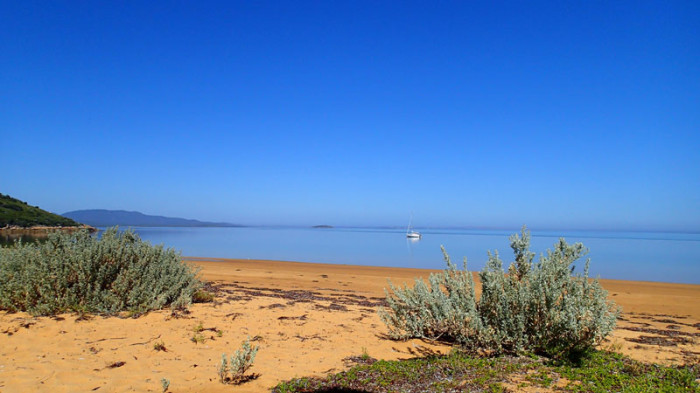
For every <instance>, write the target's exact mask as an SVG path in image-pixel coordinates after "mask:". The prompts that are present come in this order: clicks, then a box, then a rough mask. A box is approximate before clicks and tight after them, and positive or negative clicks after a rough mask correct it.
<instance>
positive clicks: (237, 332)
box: [0, 258, 700, 393]
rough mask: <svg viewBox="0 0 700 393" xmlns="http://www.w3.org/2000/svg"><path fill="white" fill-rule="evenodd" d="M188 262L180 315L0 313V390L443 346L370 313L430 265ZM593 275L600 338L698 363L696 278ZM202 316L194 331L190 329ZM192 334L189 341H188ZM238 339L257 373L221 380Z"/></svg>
mask: <svg viewBox="0 0 700 393" xmlns="http://www.w3.org/2000/svg"><path fill="white" fill-rule="evenodd" d="M190 261H191V262H192V263H194V264H196V265H198V266H200V267H201V268H202V272H201V275H202V278H203V279H204V280H206V281H211V282H213V283H214V285H215V287H216V288H217V290H218V292H217V293H218V296H217V298H216V301H215V302H214V303H206V304H195V305H193V306H192V307H191V308H190V312H189V313H188V314H173V313H171V312H169V311H165V310H164V311H158V312H151V313H149V314H147V315H145V316H141V317H139V318H118V317H100V316H95V317H91V318H88V319H81V318H79V317H78V316H77V315H74V314H64V315H60V316H58V317H53V318H49V317H41V318H35V317H32V316H30V315H28V314H26V313H14V314H8V313H5V312H0V392H2V393H5V392H34V391H37V392H49V391H50V392H90V391H97V392H127V391H129V392H132V391H133V392H160V391H161V390H162V389H161V382H160V381H161V379H162V378H166V379H168V380H170V389H169V391H171V392H204V391H206V392H263V391H267V390H268V389H269V388H270V387H272V386H274V385H275V384H277V383H278V382H279V381H282V380H287V379H290V378H293V377H301V376H310V375H315V376H323V375H325V374H326V373H329V372H337V371H340V370H343V369H345V368H347V367H349V366H350V365H351V362H350V361H349V360H348V358H350V357H353V356H358V355H361V354H362V353H363V351H366V352H367V353H368V354H369V355H370V356H372V357H375V358H380V359H404V358H410V357H414V356H420V355H421V354H425V353H431V352H442V353H444V352H447V351H448V350H449V348H448V347H446V346H440V345H433V344H431V343H426V342H424V341H420V340H411V341H407V342H396V341H391V340H388V339H386V338H385V336H384V334H385V333H386V328H385V326H384V325H383V323H382V322H381V321H380V319H379V317H378V316H377V313H376V309H377V304H378V303H379V302H380V301H381V300H382V299H383V298H384V288H385V287H387V279H391V280H392V281H393V282H394V283H404V282H408V283H412V282H413V280H414V278H415V277H427V275H428V274H429V273H430V272H431V270H421V269H396V268H382V267H367V266H348V265H325V264H311V263H297V262H276V261H249V260H214V259H200V258H197V259H194V258H193V259H190ZM601 283H602V284H603V286H604V287H605V288H606V289H607V290H608V291H609V295H610V298H611V299H613V300H614V301H615V302H617V304H619V305H620V306H622V308H623V314H622V319H621V320H620V321H619V322H618V328H617V329H616V330H615V332H614V333H613V335H612V337H611V340H610V342H608V343H606V344H605V345H606V346H611V347H614V348H616V349H618V350H619V351H621V352H623V353H625V354H627V355H630V356H631V357H633V358H635V359H638V360H643V361H647V362H662V363H676V364H678V363H689V362H697V361H698V360H699V358H700V346H699V345H698V336H699V332H700V306H699V305H700V285H682V284H666V283H652V282H631V281H613V280H601ZM200 324H201V327H202V328H203V329H204V330H202V331H201V332H199V333H196V332H195V330H196V328H197V326H198V325H200ZM219 332H220V333H219ZM197 334H199V335H200V337H199V340H198V341H200V342H199V343H197V342H194V341H193V340H192V339H193V338H194V337H195V336H196V335H197ZM246 337H251V338H253V340H254V344H256V345H259V347H260V350H259V352H258V355H257V358H256V359H255V364H254V366H253V368H252V369H251V370H250V373H253V374H255V375H256V378H255V379H253V380H250V381H248V382H246V383H243V384H241V385H239V386H230V385H223V384H221V383H220V382H219V380H218V375H217V369H218V363H219V360H220V359H221V354H222V353H224V352H225V353H227V354H229V355H230V354H232V353H233V352H234V351H235V350H236V349H238V348H239V347H240V345H241V342H242V341H243V340H244V339H245V338H246ZM202 339H203V341H202ZM156 343H161V344H163V345H164V347H165V351H163V350H157V349H156V348H155V347H156V345H155V344H156Z"/></svg>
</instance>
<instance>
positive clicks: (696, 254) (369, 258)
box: [134, 228, 700, 284]
mask: <svg viewBox="0 0 700 393" xmlns="http://www.w3.org/2000/svg"><path fill="white" fill-rule="evenodd" d="M134 230H135V231H136V232H137V233H138V234H139V235H140V236H141V238H142V239H144V240H147V241H150V242H151V243H152V244H164V245H165V246H166V247H172V248H174V249H176V250H180V251H181V252H182V255H184V256H199V257H214V258H242V259H246V258H248V259H272V260H284V261H302V262H322V263H335V264H353V265H373V266H392V267H413V268H430V269H432V268H435V269H441V268H443V267H444V266H445V264H444V261H443V259H442V254H441V252H440V245H444V246H445V248H446V249H447V251H448V253H449V254H450V256H451V257H452V260H453V261H454V262H455V263H457V264H458V266H461V265H462V259H463V257H465V256H466V257H467V259H468V268H469V269H470V270H481V268H483V267H484V264H485V263H486V260H487V254H486V251H487V250H498V251H499V254H500V256H501V259H502V260H503V261H504V263H506V264H507V263H509V262H511V261H512V260H513V254H512V251H511V249H510V247H509V242H508V237H509V236H510V235H511V234H512V233H514V232H515V231H500V230H464V229H421V228H417V230H419V231H420V232H421V233H422V234H423V238H422V239H421V240H417V241H413V240H409V239H407V238H406V235H405V230H403V229H374V228H333V229H315V228H134ZM531 235H532V241H531V249H532V251H534V252H536V253H537V255H538V257H536V259H537V258H539V255H540V254H541V253H543V252H544V251H545V250H547V249H548V248H551V247H552V245H553V244H554V243H555V242H557V240H558V238H559V237H560V236H563V237H565V238H566V240H567V242H569V243H573V242H582V243H583V244H584V245H585V246H586V247H588V248H589V249H590V253H589V255H588V256H589V257H590V258H591V268H590V274H591V276H600V277H602V278H612V279H624V280H643V281H666V282H678V283H691V284H700V234H683V233H651V232H643V233H642V232H596V231H568V232H566V231H558V232H546V231H532V233H531ZM583 264H584V261H580V262H579V263H577V270H578V269H583Z"/></svg>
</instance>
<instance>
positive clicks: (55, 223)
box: [0, 194, 81, 228]
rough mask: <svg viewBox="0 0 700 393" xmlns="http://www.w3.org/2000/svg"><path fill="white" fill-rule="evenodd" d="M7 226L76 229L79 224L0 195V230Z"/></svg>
mask: <svg viewBox="0 0 700 393" xmlns="http://www.w3.org/2000/svg"><path fill="white" fill-rule="evenodd" d="M7 226H17V227H22V228H29V227H36V226H46V227H78V226H81V224H80V223H78V222H75V221H74V220H72V219H70V218H66V217H61V216H59V215H58V214H53V213H49V212H47V211H46V210H43V209H40V208H39V207H38V206H30V205H28V204H27V202H23V201H20V200H19V199H15V198H13V197H11V196H9V195H3V194H0V228H4V227H7Z"/></svg>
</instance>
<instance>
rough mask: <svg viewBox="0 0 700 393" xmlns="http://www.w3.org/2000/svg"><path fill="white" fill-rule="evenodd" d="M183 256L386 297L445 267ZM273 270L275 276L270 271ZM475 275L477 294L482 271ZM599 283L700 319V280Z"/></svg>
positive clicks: (226, 276) (218, 271)
mask: <svg viewBox="0 0 700 393" xmlns="http://www.w3.org/2000/svg"><path fill="white" fill-rule="evenodd" d="M183 260H184V261H186V262H190V263H194V264H195V265H197V266H200V267H201V268H202V273H203V278H204V279H205V280H209V281H218V280H231V279H235V278H236V277H237V274H241V272H243V271H245V274H244V276H246V277H255V278H257V279H260V280H263V281H267V282H269V283H270V284H272V285H279V283H275V279H280V280H282V279H286V280H289V279H294V281H296V282H295V286H297V287H304V288H308V289H314V288H317V287H318V285H317V284H318V283H315V282H313V281H314V280H311V282H309V280H308V279H304V278H302V277H303V276H301V274H303V273H304V272H318V271H324V272H327V274H339V275H349V276H350V277H351V278H352V277H353V276H354V277H356V278H357V277H362V279H363V281H362V282H360V283H356V284H357V285H358V286H359V288H361V289H362V290H363V291H366V292H367V293H372V294H373V295H374V296H384V292H383V288H387V289H388V287H389V285H388V281H387V280H391V282H392V283H393V284H394V285H395V286H400V285H403V284H409V285H412V284H413V282H414V281H415V279H416V278H420V277H422V278H425V279H427V277H428V276H429V275H430V273H437V272H441V271H442V270H443V269H421V268H403V267H385V266H365V265H347V264H325V263H318V262H298V261H277V260H262V259H260V260H258V259H235V258H206V257H183ZM237 269H238V270H237ZM273 270H274V271H276V272H277V275H272V273H270V272H272V271H273ZM472 274H473V276H474V283H475V285H476V286H477V293H479V292H480V290H479V286H480V280H479V277H478V272H472ZM266 276H269V280H266ZM238 277H240V276H238ZM273 277H274V278H273ZM599 282H600V284H601V286H602V287H603V289H605V290H606V291H608V298H609V299H610V300H613V301H615V303H617V304H618V305H620V306H622V307H623V311H624V312H626V313H629V312H631V313H659V314H663V313H665V314H670V315H680V316H687V317H692V318H695V319H699V320H700V307H695V308H693V307H692V304H700V285H698V284H684V283H669V282H660V281H633V280H618V279H605V278H601V279H599Z"/></svg>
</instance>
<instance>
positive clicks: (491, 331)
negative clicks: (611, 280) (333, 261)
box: [380, 227, 619, 357]
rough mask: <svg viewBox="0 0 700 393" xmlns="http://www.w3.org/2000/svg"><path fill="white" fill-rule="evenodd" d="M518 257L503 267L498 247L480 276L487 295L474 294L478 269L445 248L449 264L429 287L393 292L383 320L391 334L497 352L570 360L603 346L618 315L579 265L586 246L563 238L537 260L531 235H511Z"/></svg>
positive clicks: (419, 285) (418, 285) (421, 285)
mask: <svg viewBox="0 0 700 393" xmlns="http://www.w3.org/2000/svg"><path fill="white" fill-rule="evenodd" d="M510 242H511V248H512V249H513V252H514V254H515V261H514V262H513V263H511V264H510V266H509V268H508V271H507V272H506V271H504V269H503V262H502V261H501V259H500V258H499V256H498V253H497V252H494V253H493V254H492V253H490V252H489V259H488V262H487V263H486V266H485V267H484V269H483V270H482V271H481V272H480V273H479V277H480V279H481V297H480V298H479V299H477V298H476V296H475V288H474V282H473V280H472V278H471V277H472V274H471V273H470V272H469V271H468V270H467V269H466V261H465V266H464V270H457V269H456V268H455V266H454V265H453V264H452V263H451V262H450V260H449V257H448V256H447V254H446V253H445V251H444V249H443V253H444V255H445V260H446V262H447V269H445V271H443V272H441V273H438V274H432V275H431V276H430V277H429V279H428V284H429V285H426V284H425V283H424V282H423V281H422V280H417V281H416V283H415V285H414V286H413V287H412V288H411V287H404V288H396V287H394V286H393V285H391V292H387V302H388V308H387V309H382V310H380V317H381V318H382V320H383V321H384V322H385V323H386V325H387V326H388V328H389V333H390V335H391V336H392V337H393V338H397V339H398V338H411V337H418V338H427V339H440V340H446V341H451V342H456V343H458V344H460V345H462V346H464V347H467V348H468V349H472V350H486V351H489V352H492V353H521V352H536V353H540V354H544V355H547V356H551V357H570V356H572V355H576V354H579V353H582V352H585V351H587V350H589V349H591V348H593V347H594V346H595V345H597V344H598V343H600V342H601V341H602V340H603V339H604V338H605V337H606V336H607V335H608V334H609V333H610V332H611V331H612V330H613V329H614V328H615V321H616V319H617V316H618V314H619V310H618V308H617V307H616V306H615V305H614V303H612V302H610V301H608V300H607V292H606V291H605V290H603V288H602V287H601V286H600V284H599V283H598V280H591V279H589V277H588V266H589V262H590V260H586V262H585V266H584V270H583V274H580V273H576V274H573V272H574V267H575V266H574V262H576V261H577V260H579V259H580V258H581V257H583V256H584V255H585V254H586V253H587V250H586V248H585V247H584V246H583V245H582V244H581V243H576V244H572V245H570V244H568V243H566V241H565V240H564V239H560V240H559V242H558V243H557V244H555V245H554V249H553V250H549V251H547V253H546V254H545V255H542V256H541V257H540V260H539V262H537V263H534V264H533V258H534V253H532V252H530V249H529V247H530V234H529V232H528V231H527V229H526V228H525V227H523V230H522V235H521V236H518V235H517V234H516V235H513V236H511V238H510Z"/></svg>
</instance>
